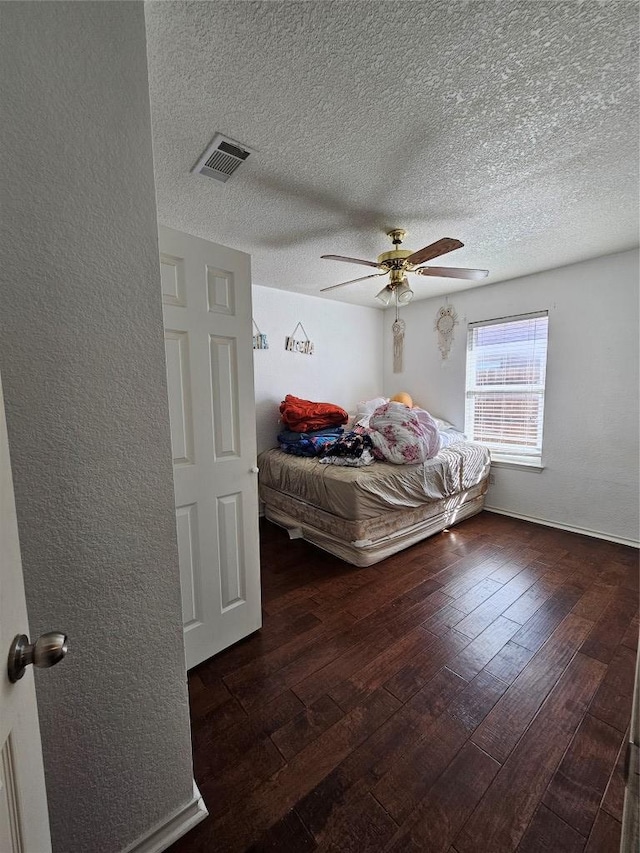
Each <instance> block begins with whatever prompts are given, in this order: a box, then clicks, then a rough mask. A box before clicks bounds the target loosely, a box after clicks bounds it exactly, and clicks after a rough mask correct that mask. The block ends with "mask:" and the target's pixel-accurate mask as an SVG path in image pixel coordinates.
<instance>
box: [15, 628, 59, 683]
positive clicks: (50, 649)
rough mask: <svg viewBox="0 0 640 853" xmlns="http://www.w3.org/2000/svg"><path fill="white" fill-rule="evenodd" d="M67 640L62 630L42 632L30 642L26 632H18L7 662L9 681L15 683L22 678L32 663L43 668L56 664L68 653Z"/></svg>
mask: <svg viewBox="0 0 640 853" xmlns="http://www.w3.org/2000/svg"><path fill="white" fill-rule="evenodd" d="M67 642H68V640H67V635H66V634H62V633H61V632H60V631H49V633H48V634H42V636H41V637H38V639H37V640H36V641H35V643H30V642H29V638H28V637H27V635H26V634H16V636H15V637H14V640H13V642H12V643H11V648H10V649H9V660H8V662H7V673H8V675H9V681H11V682H12V683H14V682H16V681H17V680H18V679H19V678H22V676H23V675H24V671H25V669H26V667H27V666H29V664H30V663H32V664H33V665H34V666H37V667H40V668H41V669H46V668H48V667H50V666H55V665H56V664H57V663H59V662H60V661H61V660H62V658H63V657H64V656H65V655H66V653H67Z"/></svg>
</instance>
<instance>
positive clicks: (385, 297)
mask: <svg viewBox="0 0 640 853" xmlns="http://www.w3.org/2000/svg"><path fill="white" fill-rule="evenodd" d="M392 296H393V290H392V289H391V288H390V287H389V285H387V286H386V287H383V288H382V290H381V291H380V293H376V299H379V300H380V302H382V304H383V305H388V304H389V303H390V302H391V298H392Z"/></svg>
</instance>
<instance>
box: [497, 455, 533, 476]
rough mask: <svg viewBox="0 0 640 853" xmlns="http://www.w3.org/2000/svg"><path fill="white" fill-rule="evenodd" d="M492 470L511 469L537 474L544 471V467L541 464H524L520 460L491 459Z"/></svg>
mask: <svg viewBox="0 0 640 853" xmlns="http://www.w3.org/2000/svg"><path fill="white" fill-rule="evenodd" d="M491 467H492V468H511V469H512V470H514V471H531V472H532V473H535V474H539V473H540V472H541V471H544V465H543V464H542V463H541V462H524V461H521V460H515V459H514V460H512V459H499V458H498V459H495V458H493V457H492V459H491Z"/></svg>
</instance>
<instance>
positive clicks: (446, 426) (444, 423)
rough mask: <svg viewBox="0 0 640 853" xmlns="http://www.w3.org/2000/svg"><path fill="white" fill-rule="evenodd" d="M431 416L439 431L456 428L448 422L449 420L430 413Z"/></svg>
mask: <svg viewBox="0 0 640 853" xmlns="http://www.w3.org/2000/svg"><path fill="white" fill-rule="evenodd" d="M431 417H432V418H433V419H434V421H435V422H436V426H437V427H438V429H439V430H440V431H442V430H446V429H456V427H454V425H453V424H452V423H449V421H445V420H444V419H443V418H436V417H435V415H432V416H431Z"/></svg>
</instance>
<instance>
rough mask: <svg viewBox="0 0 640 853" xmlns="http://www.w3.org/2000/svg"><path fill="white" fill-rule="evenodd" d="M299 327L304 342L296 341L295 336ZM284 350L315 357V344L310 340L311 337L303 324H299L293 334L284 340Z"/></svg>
mask: <svg viewBox="0 0 640 853" xmlns="http://www.w3.org/2000/svg"><path fill="white" fill-rule="evenodd" d="M298 327H299V328H301V329H302V334H303V335H304V338H305V339H304V340H296V337H295V335H296V331H297V330H298ZM284 348H285V349H286V350H288V351H289V352H301V353H303V354H304V355H313V344H312V343H311V341H310V340H309V335H307V333H306V331H305V328H304V326H303V325H302V323H297V324H296V327H295V329H294V330H293V332H292V333H291V334H290V335H289V336H288V337H286V338H285V339H284Z"/></svg>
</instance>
